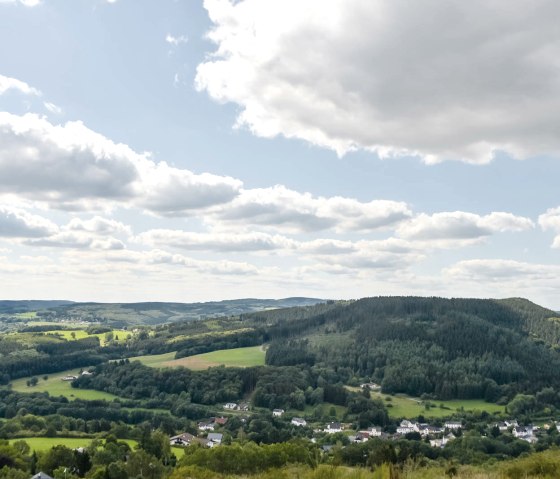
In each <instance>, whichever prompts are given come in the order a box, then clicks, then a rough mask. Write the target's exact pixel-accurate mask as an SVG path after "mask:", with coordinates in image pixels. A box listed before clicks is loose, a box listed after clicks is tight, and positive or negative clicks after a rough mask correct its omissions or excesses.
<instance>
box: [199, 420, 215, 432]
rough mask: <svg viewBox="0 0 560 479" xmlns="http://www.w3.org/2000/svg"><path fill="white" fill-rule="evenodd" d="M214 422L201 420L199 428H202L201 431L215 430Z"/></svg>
mask: <svg viewBox="0 0 560 479" xmlns="http://www.w3.org/2000/svg"><path fill="white" fill-rule="evenodd" d="M214 427H215V425H214V423H212V422H206V421H204V422H199V423H198V429H200V430H201V431H213V430H214Z"/></svg>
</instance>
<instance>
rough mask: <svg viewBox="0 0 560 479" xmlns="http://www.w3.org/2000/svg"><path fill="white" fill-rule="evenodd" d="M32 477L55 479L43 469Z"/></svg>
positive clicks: (32, 478)
mask: <svg viewBox="0 0 560 479" xmlns="http://www.w3.org/2000/svg"><path fill="white" fill-rule="evenodd" d="M31 479H53V478H52V477H51V476H49V475H48V474H45V473H44V472H43V471H40V472H38V473H37V474H35V475H34V476H33V477H31Z"/></svg>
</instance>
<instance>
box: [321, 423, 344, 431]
mask: <svg viewBox="0 0 560 479" xmlns="http://www.w3.org/2000/svg"><path fill="white" fill-rule="evenodd" d="M325 432H328V433H329V434H334V433H335V432H342V425H341V424H340V423H339V422H331V423H329V424H327V427H326V428H325Z"/></svg>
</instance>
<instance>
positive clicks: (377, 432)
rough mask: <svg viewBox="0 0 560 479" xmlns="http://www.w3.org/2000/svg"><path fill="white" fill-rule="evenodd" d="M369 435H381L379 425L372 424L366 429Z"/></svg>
mask: <svg viewBox="0 0 560 479" xmlns="http://www.w3.org/2000/svg"><path fill="white" fill-rule="evenodd" d="M366 432H367V433H368V434H369V437H381V434H382V431H381V428H380V427H375V426H372V427H370V428H369V429H368V430H367V431H366Z"/></svg>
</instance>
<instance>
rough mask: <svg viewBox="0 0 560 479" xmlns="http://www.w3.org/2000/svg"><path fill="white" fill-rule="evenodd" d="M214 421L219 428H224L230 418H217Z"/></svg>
mask: <svg viewBox="0 0 560 479" xmlns="http://www.w3.org/2000/svg"><path fill="white" fill-rule="evenodd" d="M213 419H214V424H217V425H218V426H223V425H224V424H225V423H227V422H228V418H227V417H223V416H222V417H215V418H213Z"/></svg>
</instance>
